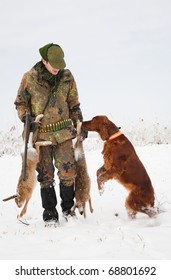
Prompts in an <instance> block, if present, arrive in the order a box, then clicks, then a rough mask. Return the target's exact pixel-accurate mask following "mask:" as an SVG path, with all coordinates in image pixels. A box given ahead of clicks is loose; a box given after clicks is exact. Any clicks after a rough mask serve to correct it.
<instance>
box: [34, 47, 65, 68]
mask: <svg viewBox="0 0 171 280" xmlns="http://www.w3.org/2000/svg"><path fill="white" fill-rule="evenodd" d="M39 53H40V55H41V57H42V58H43V59H44V60H46V61H47V62H49V64H50V65H51V66H52V67H53V68H54V69H64V68H65V67H66V63H65V60H64V52H63V50H62V49H61V47H60V46H59V45H56V44H53V43H50V44H47V45H45V46H43V47H42V48H40V49H39Z"/></svg>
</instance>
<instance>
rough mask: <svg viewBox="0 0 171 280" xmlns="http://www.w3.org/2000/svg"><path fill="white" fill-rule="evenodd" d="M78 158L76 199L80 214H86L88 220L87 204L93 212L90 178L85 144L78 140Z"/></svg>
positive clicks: (75, 148)
mask: <svg viewBox="0 0 171 280" xmlns="http://www.w3.org/2000/svg"><path fill="white" fill-rule="evenodd" d="M74 150H75V156H76V163H75V165H76V173H77V175H76V178H75V199H76V205H75V207H77V208H78V210H79V212H80V214H81V215H82V214H84V218H86V202H88V203H89V208H90V212H91V213H92V212H93V208H92V203H91V196H90V184H91V182H90V177H89V175H88V171H87V164H86V159H85V154H84V149H83V143H82V141H80V140H77V142H76V143H75V146H74Z"/></svg>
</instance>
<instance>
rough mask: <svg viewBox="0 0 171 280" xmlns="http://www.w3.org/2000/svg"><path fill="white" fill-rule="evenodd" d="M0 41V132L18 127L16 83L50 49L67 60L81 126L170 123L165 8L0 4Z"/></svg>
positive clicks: (133, 1) (52, 0)
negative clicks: (102, 121)
mask: <svg viewBox="0 0 171 280" xmlns="http://www.w3.org/2000/svg"><path fill="white" fill-rule="evenodd" d="M0 38H1V44H0V58H1V60H0V61H1V70H0V71H1V72H0V77H1V93H0V101H1V102H0V119H1V122H0V131H1V130H9V129H10V128H11V126H12V125H17V126H18V127H20V126H21V124H20V122H19V121H18V117H17V114H16V110H15V108H14V100H15V97H16V94H17V90H18V87H19V84H20V81H21V78H22V76H23V73H24V72H26V71H28V70H29V69H30V68H31V67H32V66H33V65H34V64H35V63H36V62H37V61H39V60H40V55H39V52H38V49H39V48H40V47H42V46H43V45H45V44H47V43H50V42H53V43H57V44H59V45H61V47H62V48H63V50H64V52H65V60H66V63H67V68H69V69H70V70H71V72H72V73H73V75H74V77H75V80H76V82H77V87H78V91H79V96H80V102H81V108H82V111H83V115H84V119H89V118H92V117H93V116H95V115H100V114H105V115H108V116H109V117H110V118H111V119H112V120H113V121H114V122H115V123H116V124H118V125H121V126H123V125H125V124H129V123H131V122H136V121H137V120H138V119H139V118H143V119H145V120H146V121H149V122H151V121H152V122H153V121H154V122H156V121H159V122H163V123H165V122H168V121H170V120H171V109H170V107H171V97H170V96H171V1H170V0H81V1H80V0H72V1H71V0H49V1H45V0H29V1H23V0H15V1H12V0H11V1H10V0H1V1H0Z"/></svg>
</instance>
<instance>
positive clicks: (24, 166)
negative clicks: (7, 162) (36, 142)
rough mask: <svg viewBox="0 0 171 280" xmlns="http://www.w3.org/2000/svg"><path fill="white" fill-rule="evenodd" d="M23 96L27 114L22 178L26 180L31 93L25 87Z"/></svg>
mask: <svg viewBox="0 0 171 280" xmlns="http://www.w3.org/2000/svg"><path fill="white" fill-rule="evenodd" d="M23 97H24V99H25V101H26V116H25V132H24V155H23V166H22V179H23V181H25V180H26V169H27V149H28V142H29V135H30V120H31V116H30V112H29V100H30V94H29V92H28V91H27V90H26V89H25V90H24V91H23Z"/></svg>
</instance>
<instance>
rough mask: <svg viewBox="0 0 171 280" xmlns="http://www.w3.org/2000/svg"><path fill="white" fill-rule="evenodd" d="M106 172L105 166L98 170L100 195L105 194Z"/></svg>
mask: <svg viewBox="0 0 171 280" xmlns="http://www.w3.org/2000/svg"><path fill="white" fill-rule="evenodd" d="M105 172H106V169H105V168H104V165H103V166H102V167H100V168H99V169H98V170H97V173H96V175H97V184H98V189H99V193H100V195H102V194H103V192H104V188H103V187H104V174H105Z"/></svg>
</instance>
